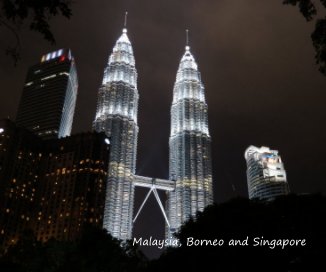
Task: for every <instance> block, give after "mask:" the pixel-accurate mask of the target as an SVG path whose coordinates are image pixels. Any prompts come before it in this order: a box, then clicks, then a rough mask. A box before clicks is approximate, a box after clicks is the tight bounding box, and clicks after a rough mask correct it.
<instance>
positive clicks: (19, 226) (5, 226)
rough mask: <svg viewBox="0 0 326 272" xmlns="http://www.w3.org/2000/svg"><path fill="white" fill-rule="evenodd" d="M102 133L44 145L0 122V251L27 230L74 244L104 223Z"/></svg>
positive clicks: (105, 149)
mask: <svg viewBox="0 0 326 272" xmlns="http://www.w3.org/2000/svg"><path fill="white" fill-rule="evenodd" d="M108 143H109V142H108V139H107V138H106V135H105V134H104V133H97V132H88V133H81V134H77V135H73V136H70V137H66V138H63V139H52V140H43V139H41V138H39V137H37V136H35V135H34V134H33V133H31V132H29V131H28V130H26V129H23V128H19V127H16V126H15V124H14V123H13V122H12V121H9V120H0V246H6V245H8V244H10V243H15V242H16V241H17V239H18V238H19V236H20V235H21V233H22V232H23V231H24V230H25V229H31V230H33V231H34V233H35V234H36V236H37V239H38V240H41V241H46V240H48V239H50V238H52V237H53V238H56V239H58V240H73V239H75V238H77V237H78V236H79V235H80V233H81V231H82V229H83V227H84V225H85V224H86V223H89V224H92V225H96V226H99V227H101V226H102V224H103V213H104V201H105V186H106V179H107V169H108V158H109V145H108Z"/></svg>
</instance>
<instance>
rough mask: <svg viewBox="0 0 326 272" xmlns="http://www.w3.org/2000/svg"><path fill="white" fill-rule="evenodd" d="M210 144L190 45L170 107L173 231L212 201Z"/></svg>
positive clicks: (199, 82) (205, 109) (200, 86)
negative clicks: (173, 188)
mask: <svg viewBox="0 0 326 272" xmlns="http://www.w3.org/2000/svg"><path fill="white" fill-rule="evenodd" d="M210 145H211V138H210V135H209V131H208V118H207V104H206V101H205V90H204V86H203V83H202V81H201V77H200V72H199V71H198V66H197V63H196V61H195V59H194V57H193V55H192V54H191V52H190V48H189V46H188V45H187V46H186V50H185V53H184V55H183V56H182V58H181V61H180V64H179V69H178V72H177V76H176V82H175V84H174V89H173V101H172V107H171V133H170V140H169V146H170V160H169V162H170V180H173V181H175V191H173V192H170V195H169V198H168V202H167V205H168V214H169V220H170V224H171V232H172V233H173V232H174V231H175V230H176V229H178V228H179V227H180V226H181V224H182V223H184V222H185V221H186V220H188V219H189V218H190V217H194V216H196V213H197V212H198V211H203V210H204V208H205V207H206V206H207V205H210V204H212V203H213V191H212V167H211V163H212V162H211V146H210ZM167 236H170V234H168V233H167Z"/></svg>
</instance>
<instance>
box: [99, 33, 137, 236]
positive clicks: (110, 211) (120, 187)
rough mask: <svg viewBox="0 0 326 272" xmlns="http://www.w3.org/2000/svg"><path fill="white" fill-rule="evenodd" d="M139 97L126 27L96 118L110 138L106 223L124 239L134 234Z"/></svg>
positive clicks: (112, 59) (109, 67) (101, 91)
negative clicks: (134, 179) (134, 181)
mask: <svg viewBox="0 0 326 272" xmlns="http://www.w3.org/2000/svg"><path fill="white" fill-rule="evenodd" d="M138 99H139V95H138V90H137V72H136V68H135V59H134V55H133V49H132V46H131V43H130V41H129V38H128V36H127V29H125V28H124V29H123V33H122V35H121V36H120V38H119V39H118V40H117V42H116V44H115V46H114V48H113V52H112V54H111V55H110V57H109V60H108V64H107V66H106V68H105V69H104V77H103V81H102V85H101V87H100V89H99V92H98V101H97V109H96V116H95V120H94V122H93V129H94V130H96V131H98V132H101V131H104V132H105V133H106V134H107V136H108V137H109V139H110V142H111V151H110V159H109V172H108V180H107V190H106V200H105V209H104V219H103V227H104V228H105V229H107V230H108V231H109V232H110V233H111V234H112V235H113V236H114V237H116V238H118V239H122V240H126V239H130V238H131V234H132V216H133V203H134V185H133V177H134V174H135V164H136V151H137V135H138V125H137V110H138Z"/></svg>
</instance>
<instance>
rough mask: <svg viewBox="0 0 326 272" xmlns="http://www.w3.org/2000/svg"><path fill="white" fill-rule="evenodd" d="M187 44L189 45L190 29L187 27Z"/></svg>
mask: <svg viewBox="0 0 326 272" xmlns="http://www.w3.org/2000/svg"><path fill="white" fill-rule="evenodd" d="M186 46H189V29H186Z"/></svg>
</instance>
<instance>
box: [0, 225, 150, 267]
mask: <svg viewBox="0 0 326 272" xmlns="http://www.w3.org/2000/svg"><path fill="white" fill-rule="evenodd" d="M145 265H146V259H145V257H144V256H143V255H142V253H141V252H140V251H139V250H138V248H136V247H132V248H131V247H130V245H129V244H128V243H127V244H125V245H121V244H120V241H119V240H116V239H114V238H112V236H111V235H109V234H107V232H106V231H105V230H102V229H96V228H94V227H88V228H87V229H86V230H85V231H84V234H83V235H82V238H81V239H80V240H77V241H66V242H63V241H57V240H54V239H52V240H49V241H48V242H46V243H41V242H38V241H36V239H35V237H34V236H33V234H32V233H31V232H28V233H25V234H24V235H23V236H22V237H21V239H20V240H19V241H18V243H17V244H16V245H15V246H13V247H11V248H9V250H8V252H7V253H6V254H5V255H4V256H3V257H2V258H1V259H0V271H12V272H16V271H17V272H23V271H24V272H25V271H30V272H59V271H60V272H65V271H80V272H100V271H101V272H106V271H119V272H120V271H141V270H143V269H144V267H145Z"/></svg>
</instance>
